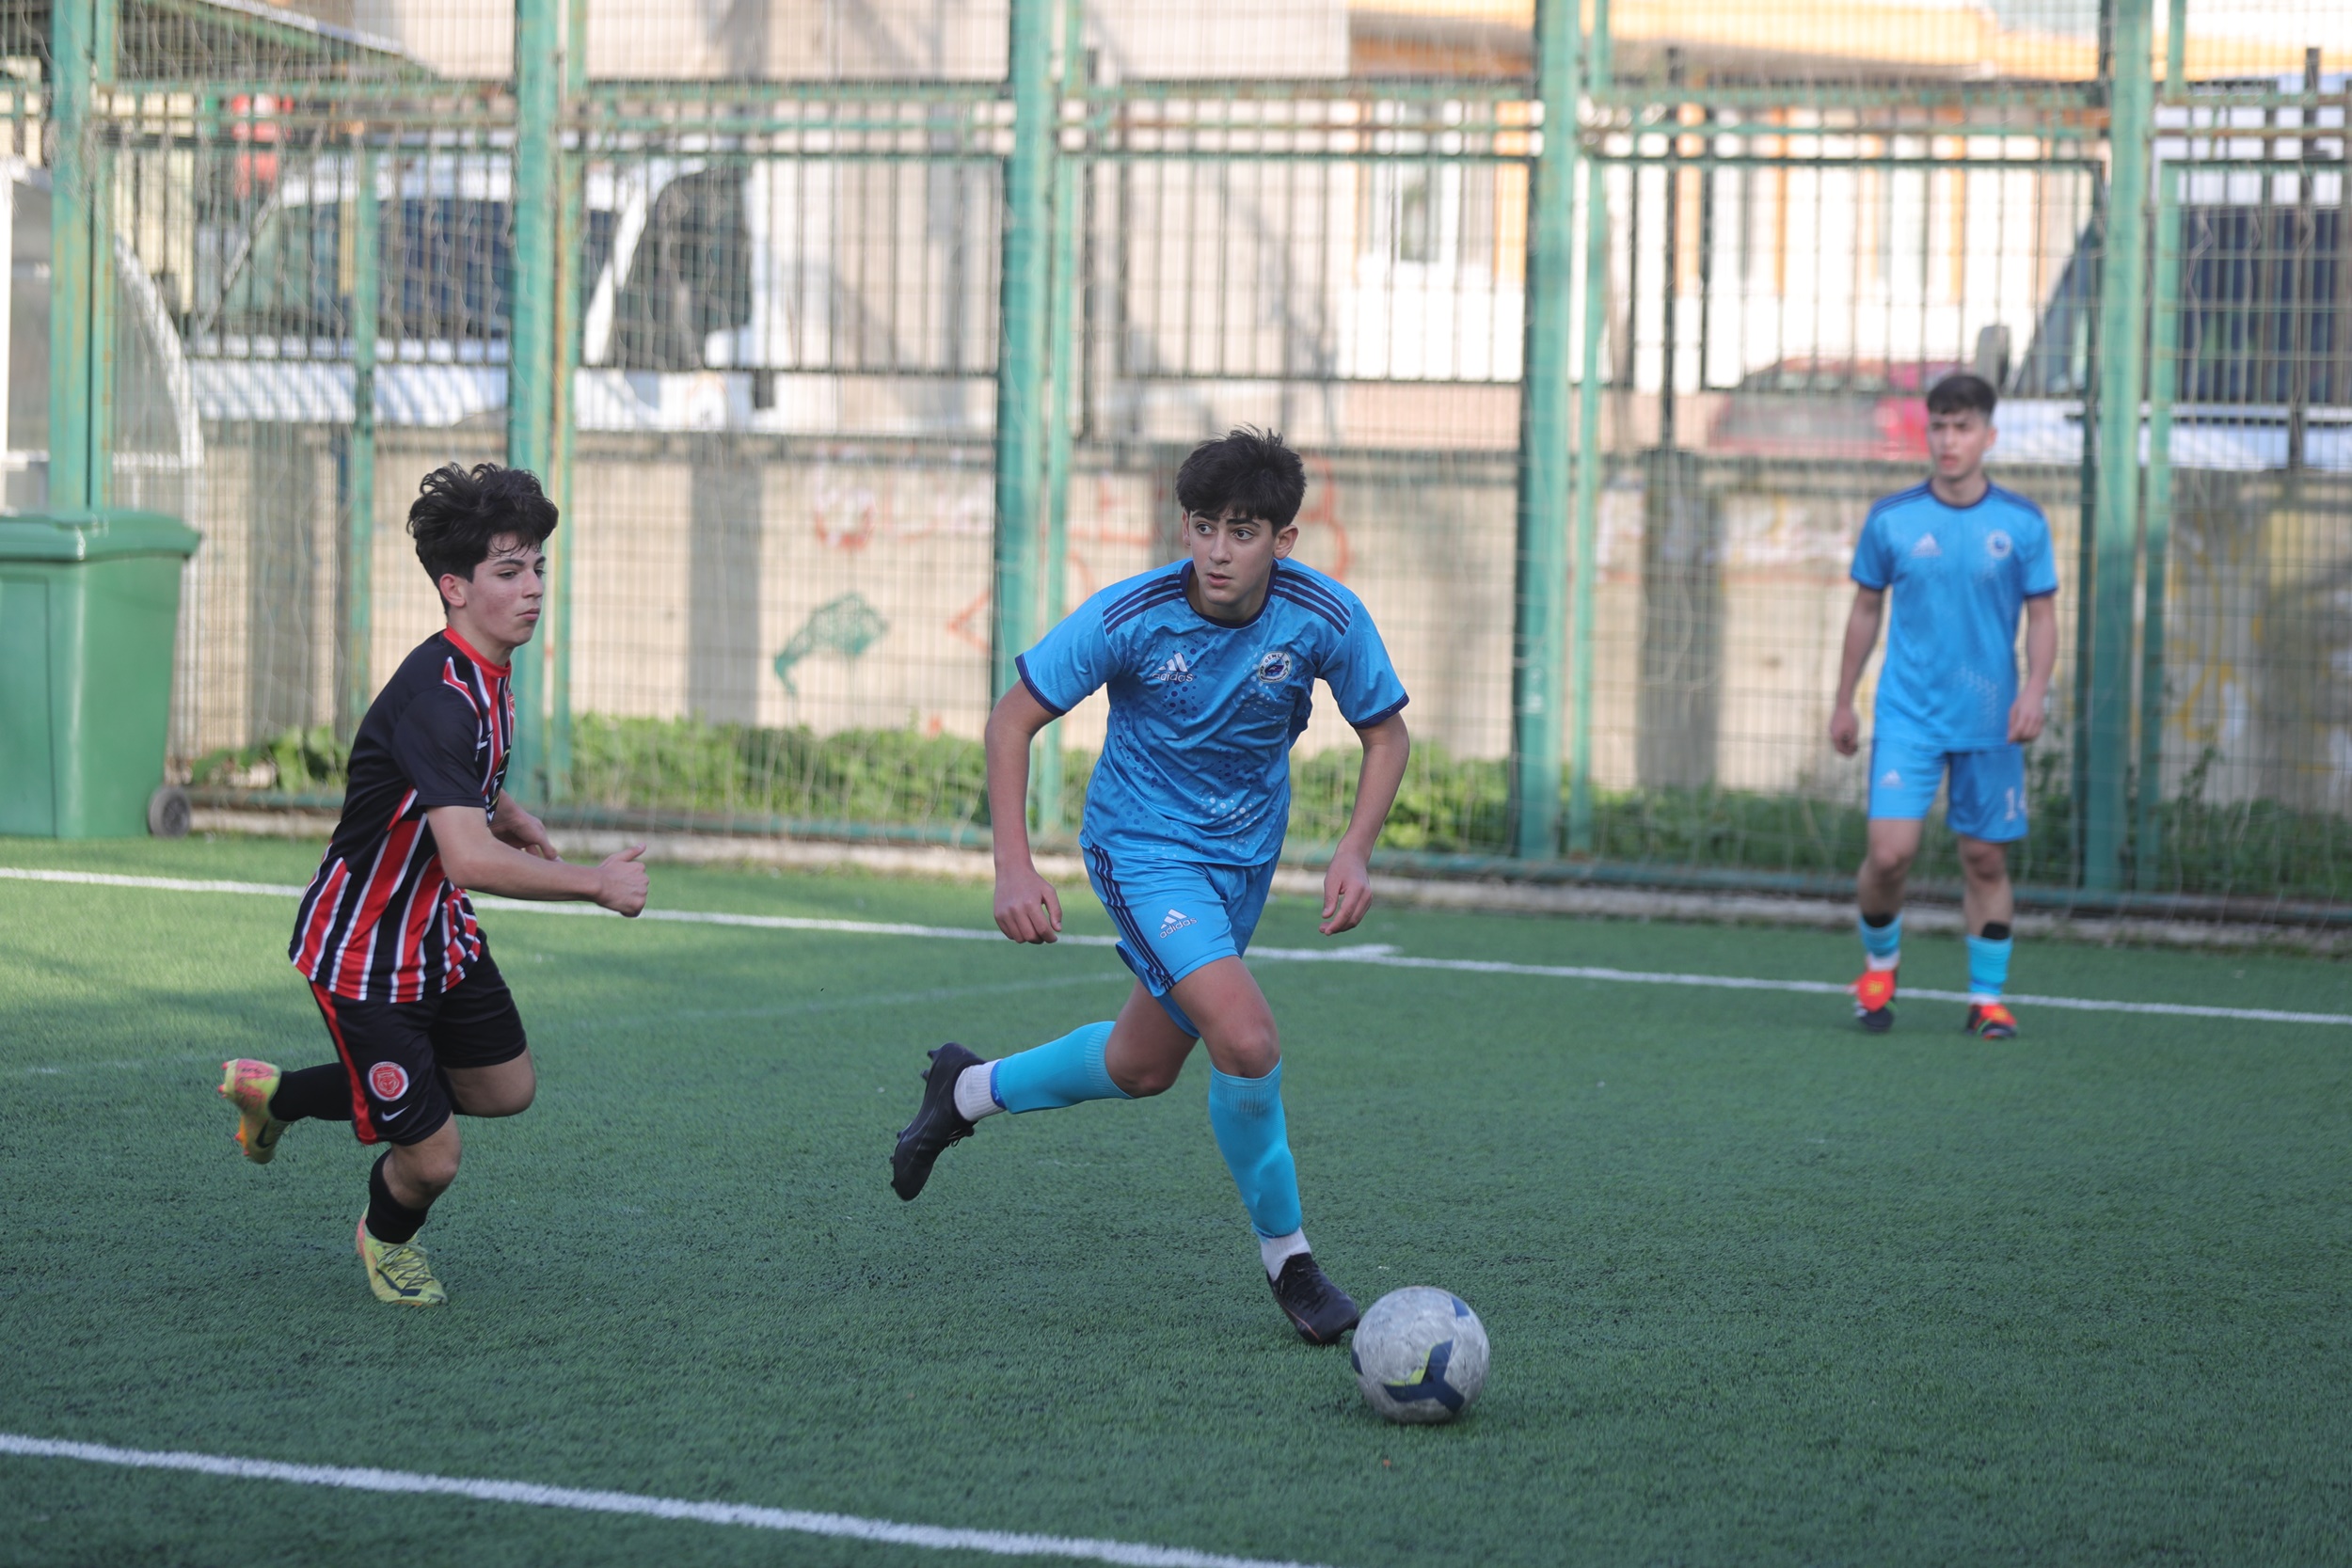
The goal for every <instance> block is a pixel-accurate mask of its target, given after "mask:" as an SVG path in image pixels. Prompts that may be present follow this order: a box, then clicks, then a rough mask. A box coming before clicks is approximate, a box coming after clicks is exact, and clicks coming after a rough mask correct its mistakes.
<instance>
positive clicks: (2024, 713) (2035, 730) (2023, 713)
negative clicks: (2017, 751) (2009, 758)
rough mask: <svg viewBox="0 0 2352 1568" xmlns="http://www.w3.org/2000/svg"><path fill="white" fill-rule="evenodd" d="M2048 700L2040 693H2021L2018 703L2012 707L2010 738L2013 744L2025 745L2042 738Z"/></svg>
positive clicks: (2011, 705)
mask: <svg viewBox="0 0 2352 1568" xmlns="http://www.w3.org/2000/svg"><path fill="white" fill-rule="evenodd" d="M2047 706H2048V699H2047V698H2046V697H2045V696H2044V695H2043V694H2042V692H2039V691H2021V692H2019V693H2018V694H2017V701H2016V702H2014V703H2012V704H2010V710H2009V738H2010V742H2011V743H2012V744H2017V745H2023V744H2024V743H2025V742H2026V741H2028V740H2039V739H2040V738H2042V722H2043V720H2044V717H2045V714H2044V711H2043V710H2044V709H2045V708H2046V707H2047Z"/></svg>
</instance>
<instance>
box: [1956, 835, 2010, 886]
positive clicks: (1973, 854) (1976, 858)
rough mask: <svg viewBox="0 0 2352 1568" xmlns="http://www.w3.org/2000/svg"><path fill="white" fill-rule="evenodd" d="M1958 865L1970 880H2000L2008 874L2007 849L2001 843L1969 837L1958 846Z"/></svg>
mask: <svg viewBox="0 0 2352 1568" xmlns="http://www.w3.org/2000/svg"><path fill="white" fill-rule="evenodd" d="M1960 865H1961V869H1962V870H1963V871H1964V872H1965V873H1967V876H1968V879H1969V880H1970V881H1973V882H1998V881H2002V880H2004V879H2007V878H2008V876H2009V850H2008V849H2007V847H2004V846H2002V845H1998V844H1986V843H1984V842H1982V841H1981V840H1977V839H1971V840H1969V841H1967V842H1966V843H1963V845H1962V846H1961V847H1960Z"/></svg>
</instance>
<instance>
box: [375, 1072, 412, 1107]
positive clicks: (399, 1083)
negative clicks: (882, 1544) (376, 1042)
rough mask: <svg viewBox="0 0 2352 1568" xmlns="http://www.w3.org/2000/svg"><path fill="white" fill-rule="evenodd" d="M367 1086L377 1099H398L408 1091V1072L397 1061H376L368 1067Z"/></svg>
mask: <svg viewBox="0 0 2352 1568" xmlns="http://www.w3.org/2000/svg"><path fill="white" fill-rule="evenodd" d="M368 1087H369V1088H370V1089H371V1090H372V1091H373V1093H374V1095H375V1098H376V1099H378V1100H382V1101H394V1100H398V1099H399V1098H400V1097H401V1096H402V1095H404V1094H406V1093H407V1092H408V1073H407V1071H406V1069H404V1068H402V1066H401V1065H400V1064H399V1063H398V1062H378V1063H376V1064H375V1065H374V1066H373V1067H372V1068H370V1069H368Z"/></svg>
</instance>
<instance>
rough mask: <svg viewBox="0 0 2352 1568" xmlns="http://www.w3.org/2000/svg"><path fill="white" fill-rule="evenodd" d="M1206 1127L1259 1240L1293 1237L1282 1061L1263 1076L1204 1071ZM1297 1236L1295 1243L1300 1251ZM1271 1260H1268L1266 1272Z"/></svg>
mask: <svg viewBox="0 0 2352 1568" xmlns="http://www.w3.org/2000/svg"><path fill="white" fill-rule="evenodd" d="M1209 1130H1210V1132H1214V1133H1216V1151H1217V1152H1218V1153H1219V1154H1222V1155H1224V1156H1225V1168H1226V1169H1227V1170H1230V1171H1232V1173H1233V1185H1234V1186H1236V1187H1238V1188H1240V1189H1241V1201H1242V1207H1243V1208H1245V1209H1247V1210H1248V1211H1249V1224H1250V1227H1251V1228H1252V1229H1254V1230H1256V1231H1257V1233H1258V1235H1259V1237H1260V1238H1261V1240H1272V1239H1275V1238H1288V1237H1294V1236H1296V1234H1297V1232H1298V1228H1299V1211H1298V1168H1297V1167H1296V1166H1295V1165H1294V1164H1292V1163H1291V1141H1290V1129H1289V1127H1288V1126H1287V1125H1286V1124H1285V1123H1284V1121H1283V1119H1282V1064H1281V1063H1279V1062H1277V1063H1275V1064H1274V1070H1273V1071H1272V1072H1269V1073H1267V1074H1266V1075H1265V1076H1264V1077H1263V1078H1233V1077H1230V1076H1228V1075H1227V1074H1225V1073H1222V1072H1219V1071H1217V1070H1216V1069H1214V1068H1212V1069H1210V1070H1209ZM1304 1245H1305V1243H1304V1242H1303V1240H1302V1241H1301V1242H1300V1243H1299V1247H1300V1250H1304ZM1278 1266H1279V1264H1277V1263H1269V1264H1268V1266H1267V1272H1268V1273H1272V1272H1273V1270H1274V1269H1275V1268H1276V1267H1278Z"/></svg>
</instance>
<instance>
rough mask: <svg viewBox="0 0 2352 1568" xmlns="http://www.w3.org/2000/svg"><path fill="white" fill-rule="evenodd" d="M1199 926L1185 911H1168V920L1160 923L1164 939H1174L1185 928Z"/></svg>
mask: <svg viewBox="0 0 2352 1568" xmlns="http://www.w3.org/2000/svg"><path fill="white" fill-rule="evenodd" d="M1198 924H1199V922H1198V921H1196V920H1194V919H1193V918H1192V916H1190V915H1188V914H1186V913H1185V912H1184V911H1182V910H1170V911H1168V918H1167V919H1165V920H1163V921H1161V922H1160V935H1161V936H1163V937H1172V936H1174V935H1175V934H1176V933H1177V932H1179V931H1181V930H1183V929H1184V927H1187V926H1194V925H1198Z"/></svg>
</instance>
